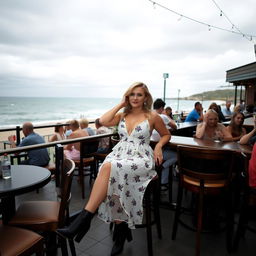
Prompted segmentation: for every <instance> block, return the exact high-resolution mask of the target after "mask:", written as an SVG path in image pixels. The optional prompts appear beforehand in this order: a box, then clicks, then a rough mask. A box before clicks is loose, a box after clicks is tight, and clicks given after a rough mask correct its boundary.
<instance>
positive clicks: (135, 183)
mask: <svg viewBox="0 0 256 256" xmlns="http://www.w3.org/2000/svg"><path fill="white" fill-rule="evenodd" d="M118 133H119V136H120V141H119V143H118V144H117V145H116V146H115V147H114V148H113V151H112V152H111V153H110V154H109V155H108V156H107V157H106V159H105V161H104V162H103V164H104V163H106V162H110V163H111V174H110V178H109V185H108V192H107V197H106V199H105V200H104V201H103V202H102V203H101V205H100V207H99V210H98V216H99V218H100V219H102V220H104V221H105V222H112V221H114V220H121V221H125V222H127V223H128V225H129V228H135V225H137V224H141V223H142V218H143V205H142V200H143V196H144V193H145V190H146V187H147V185H148V183H149V182H150V180H151V179H152V178H153V177H154V176H156V171H155V170H154V169H155V162H154V157H153V150H152V148H151V147H150V146H149V142H150V136H151V134H150V125H149V122H148V120H147V119H145V120H144V121H142V122H141V123H140V124H138V125H137V126H136V127H135V128H134V129H133V131H132V132H131V134H128V132H127V128H126V124H125V119H121V121H120V122H119V125H118Z"/></svg>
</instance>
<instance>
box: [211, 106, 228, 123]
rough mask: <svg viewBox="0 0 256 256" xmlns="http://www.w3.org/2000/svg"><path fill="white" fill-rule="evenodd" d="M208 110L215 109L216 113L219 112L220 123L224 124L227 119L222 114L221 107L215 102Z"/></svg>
mask: <svg viewBox="0 0 256 256" xmlns="http://www.w3.org/2000/svg"><path fill="white" fill-rule="evenodd" d="M208 109H213V110H214V111H216V112H217V114H218V117H219V122H224V121H225V120H226V119H225V117H224V115H223V114H222V112H221V107H220V106H219V105H217V104H216V103H215V102H213V103H212V104H211V105H210V106H209V108H208Z"/></svg>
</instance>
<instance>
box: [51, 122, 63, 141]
mask: <svg viewBox="0 0 256 256" xmlns="http://www.w3.org/2000/svg"><path fill="white" fill-rule="evenodd" d="M57 124H60V123H57ZM59 140H65V134H64V127H63V126H55V127H54V134H53V135H52V137H51V138H50V139H49V142H53V141H59Z"/></svg>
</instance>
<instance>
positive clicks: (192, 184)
mask: <svg viewBox="0 0 256 256" xmlns="http://www.w3.org/2000/svg"><path fill="white" fill-rule="evenodd" d="M177 153H178V167H179V187H178V196H177V207H176V212H175V218H174V223H173V231H172V239H173V240H174V239H175V238H176V234H177V228H178V222H179V221H180V213H181V204H182V196H183V188H184V189H186V190H187V191H191V192H192V193H194V194H195V195H197V196H198V206H197V227H196V229H195V231H196V248H195V255H200V234H201V231H202V218H203V200H204V196H205V195H213V196H216V195H220V194H221V193H223V192H226V193H225V194H226V207H227V208H226V210H227V249H228V251H231V247H232V237H231V235H232V227H233V226H232V225H233V215H232V214H233V212H232V205H231V201H232V200H231V191H230V184H231V179H232V170H233V158H234V157H233V153H232V152H231V151H228V150H213V149H205V148H199V147H188V146H178V147H177Z"/></svg>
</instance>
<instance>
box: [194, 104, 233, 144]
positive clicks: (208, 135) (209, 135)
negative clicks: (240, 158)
mask: <svg viewBox="0 0 256 256" xmlns="http://www.w3.org/2000/svg"><path fill="white" fill-rule="evenodd" d="M218 121H219V117H218V113H217V112H216V111H214V110H213V109H209V110H207V112H206V114H205V115H204V120H203V122H202V123H200V124H198V125H197V127H196V138H198V139H206V140H220V141H232V136H231V135H230V133H229V132H228V131H227V129H226V127H225V126H224V125H223V124H220V123H218Z"/></svg>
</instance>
